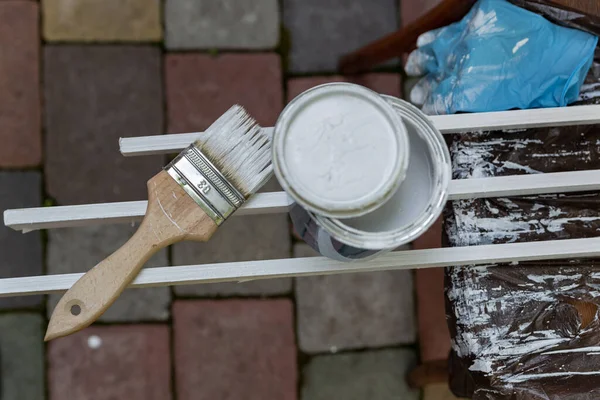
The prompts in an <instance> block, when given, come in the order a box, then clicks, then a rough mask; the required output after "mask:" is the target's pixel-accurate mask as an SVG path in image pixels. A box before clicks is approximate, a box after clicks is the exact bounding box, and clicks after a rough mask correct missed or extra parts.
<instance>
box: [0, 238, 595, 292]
mask: <svg viewBox="0 0 600 400" xmlns="http://www.w3.org/2000/svg"><path fill="white" fill-rule="evenodd" d="M598 256H600V238H587V239H568V240H553V241H543V242H530V243H510V244H496V245H485V246H472V247H468V248H467V247H452V248H444V249H431V250H411V251H398V252H393V253H388V254H385V255H382V256H381V257H379V258H376V259H375V260H372V261H362V262H356V263H342V262H338V261H333V260H330V259H327V258H324V257H313V258H292V259H282V260H263V261H248V262H235V263H221V264H205V265H189V266H176V267H160V268H146V269H144V270H142V272H141V273H140V274H139V276H138V277H137V278H136V279H135V281H134V282H133V284H132V286H133V287H150V286H173V285H186V284H194V283H209V282H247V281H251V280H256V279H267V278H278V277H292V276H308V275H327V274H341V273H355V272H368V271H384V270H392V269H415V268H428V267H447V266H457V265H471V264H477V265H486V264H491V263H497V262H510V261H534V260H556V259H569V258H580V257H598ZM82 275H83V274H65V275H46V276H32V277H24V278H6V279H0V297H7V296H19V295H33V294H41V293H52V292H60V291H65V290H67V289H69V288H70V287H71V286H72V285H73V284H74V283H75V282H76V281H77V279H79V277H81V276H82Z"/></svg>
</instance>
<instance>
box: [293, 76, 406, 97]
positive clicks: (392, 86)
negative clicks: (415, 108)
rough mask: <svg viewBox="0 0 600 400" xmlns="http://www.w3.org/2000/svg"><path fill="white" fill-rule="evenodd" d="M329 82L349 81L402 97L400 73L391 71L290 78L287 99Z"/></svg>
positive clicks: (378, 91)
mask: <svg viewBox="0 0 600 400" xmlns="http://www.w3.org/2000/svg"><path fill="white" fill-rule="evenodd" d="M330 82H349V83H356V84H357V85H362V86H365V87H368V88H369V89H371V90H374V91H376V92H377V93H381V94H387V95H390V96H395V97H402V94H401V90H400V89H401V85H402V83H401V79H400V75H398V74H392V73H373V74H364V75H358V76H339V75H334V76H311V77H306V78H292V79H288V81H287V99H288V101H290V100H292V99H293V98H294V97H296V96H297V95H299V94H300V93H302V92H303V91H305V90H308V89H310V88H311V87H314V86H318V85H322V84H325V83H330Z"/></svg>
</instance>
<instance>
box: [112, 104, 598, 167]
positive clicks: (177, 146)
mask: <svg viewBox="0 0 600 400" xmlns="http://www.w3.org/2000/svg"><path fill="white" fill-rule="evenodd" d="M429 118H430V119H431V121H432V122H433V123H434V125H435V126H436V127H437V128H438V129H439V130H440V131H441V132H442V133H445V134H448V133H460V132H472V131H479V130H497V129H524V128H533V127H546V126H568V125H590V124H598V123H600V105H587V106H577V107H561V108H542V109H535V110H515V111H500V112H490V113H474V114H454V115H439V116H431V117H429ZM264 129H265V130H266V131H267V132H268V134H269V135H272V131H273V128H264ZM201 138H202V132H196V133H184V134H171V135H155V136H139V137H129V138H121V139H120V140H119V147H120V149H121V154H123V155H124V156H141V155H149V154H163V153H179V152H180V151H181V150H183V149H184V148H185V147H186V146H188V145H189V144H190V143H192V142H193V141H194V140H196V139H201Z"/></svg>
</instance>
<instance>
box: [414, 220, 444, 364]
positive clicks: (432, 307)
mask: <svg viewBox="0 0 600 400" xmlns="http://www.w3.org/2000/svg"><path fill="white" fill-rule="evenodd" d="M439 247H442V223H441V220H438V221H437V222H436V224H435V225H433V226H432V227H431V228H430V229H429V230H428V231H427V232H426V233H425V234H423V235H422V236H421V237H419V238H418V239H417V240H415V241H414V242H413V248H414V249H415V250H417V249H433V248H439ZM415 283H416V288H417V313H418V318H417V319H418V324H419V343H420V348H421V361H422V362H427V361H434V360H445V359H446V358H447V357H448V352H449V351H450V334H449V332H448V325H447V324H446V311H445V300H444V268H426V269H419V270H417V271H416V274H415Z"/></svg>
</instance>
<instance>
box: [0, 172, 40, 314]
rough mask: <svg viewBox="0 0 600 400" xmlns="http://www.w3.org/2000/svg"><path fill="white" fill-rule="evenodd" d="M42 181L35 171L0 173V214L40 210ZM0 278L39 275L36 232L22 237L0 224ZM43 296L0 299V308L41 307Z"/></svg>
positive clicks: (38, 243) (37, 235)
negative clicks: (19, 210)
mask: <svg viewBox="0 0 600 400" xmlns="http://www.w3.org/2000/svg"><path fill="white" fill-rule="evenodd" d="M41 191H42V181H41V175H40V174H39V173H38V172H0V213H4V210H6V209H9V208H24V207H39V206H40V205H41V201H42V200H41ZM0 254H2V256H1V257H0V278H14V277H19V276H33V275H42V273H43V272H42V261H43V255H42V241H41V236H40V233H39V232H29V233H27V234H22V233H20V232H16V231H13V230H12V229H10V228H7V227H6V226H4V223H2V224H0ZM41 305H42V296H22V297H3V298H0V309H11V308H32V307H41Z"/></svg>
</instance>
